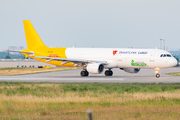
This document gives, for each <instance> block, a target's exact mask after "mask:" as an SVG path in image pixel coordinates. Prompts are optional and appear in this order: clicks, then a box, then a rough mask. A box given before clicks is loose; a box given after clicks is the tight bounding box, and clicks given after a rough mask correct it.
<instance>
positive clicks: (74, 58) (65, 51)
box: [13, 20, 177, 78]
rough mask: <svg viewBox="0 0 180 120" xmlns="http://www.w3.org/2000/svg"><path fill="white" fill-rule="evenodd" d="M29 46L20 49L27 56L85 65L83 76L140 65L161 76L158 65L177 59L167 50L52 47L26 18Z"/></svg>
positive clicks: (133, 70) (134, 69)
mask: <svg viewBox="0 0 180 120" xmlns="http://www.w3.org/2000/svg"><path fill="white" fill-rule="evenodd" d="M23 23H24V30H25V35H26V42H27V49H24V50H21V51H13V52H20V53H21V54H23V55H25V56H26V57H29V58H32V59H36V60H39V61H41V62H45V63H48V64H52V65H56V66H68V67H74V66H79V67H82V68H83V70H82V71H81V73H80V74H81V76H88V75H89V73H93V74H100V73H102V72H103V71H104V69H106V71H105V75H106V76H112V75H113V72H112V69H113V68H120V69H121V70H124V71H125V72H128V73H138V72H139V71H140V69H141V68H146V69H147V68H151V69H155V73H156V77H157V78H159V77H160V74H159V69H161V68H168V67H172V66H175V65H176V64H177V60H176V59H175V58H174V57H172V55H171V54H170V53H169V52H167V51H164V50H159V49H129V48H49V47H47V46H45V45H44V43H43V42H42V40H41V39H40V37H39V35H38V34H37V32H36V30H35V29H34V27H33V26H32V24H31V22H30V21H29V20H23Z"/></svg>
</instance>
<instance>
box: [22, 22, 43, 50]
mask: <svg viewBox="0 0 180 120" xmlns="http://www.w3.org/2000/svg"><path fill="white" fill-rule="evenodd" d="M23 23H24V30H25V35H26V42H27V47H28V49H32V48H39V47H46V46H45V45H44V43H43V42H42V40H41V38H40V37H39V35H38V34H37V32H36V30H35V29H34V27H33V26H32V24H31V22H30V21H29V20H23Z"/></svg>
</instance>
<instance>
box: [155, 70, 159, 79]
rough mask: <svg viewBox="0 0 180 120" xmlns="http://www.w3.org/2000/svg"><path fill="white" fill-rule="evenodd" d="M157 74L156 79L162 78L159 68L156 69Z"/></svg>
mask: <svg viewBox="0 0 180 120" xmlns="http://www.w3.org/2000/svg"><path fill="white" fill-rule="evenodd" d="M155 72H156V78H159V77H160V74H159V68H156V69H155Z"/></svg>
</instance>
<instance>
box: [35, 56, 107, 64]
mask: <svg viewBox="0 0 180 120" xmlns="http://www.w3.org/2000/svg"><path fill="white" fill-rule="evenodd" d="M33 57H36V58H42V59H46V61H45V62H50V61H52V60H56V61H63V62H62V63H61V65H64V64H66V63H69V62H72V63H74V64H77V65H80V64H83V63H92V62H94V63H101V64H103V65H106V64H107V62H106V61H96V60H83V59H71V58H55V57H42V56H33ZM80 66H81V65H80Z"/></svg>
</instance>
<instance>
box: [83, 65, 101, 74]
mask: <svg viewBox="0 0 180 120" xmlns="http://www.w3.org/2000/svg"><path fill="white" fill-rule="evenodd" d="M86 70H87V71H88V72H89V73H94V74H100V73H102V72H103V70H104V65H103V64H100V63H89V64H88V65H87V67H86Z"/></svg>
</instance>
